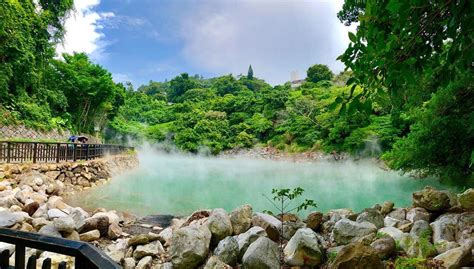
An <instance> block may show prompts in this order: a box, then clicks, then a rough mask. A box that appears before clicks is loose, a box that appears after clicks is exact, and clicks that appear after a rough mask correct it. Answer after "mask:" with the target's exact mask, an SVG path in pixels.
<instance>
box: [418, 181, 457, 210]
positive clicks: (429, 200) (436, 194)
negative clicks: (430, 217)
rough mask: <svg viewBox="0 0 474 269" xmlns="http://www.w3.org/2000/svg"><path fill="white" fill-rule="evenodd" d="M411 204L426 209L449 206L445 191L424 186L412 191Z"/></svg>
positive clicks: (441, 208)
mask: <svg viewBox="0 0 474 269" xmlns="http://www.w3.org/2000/svg"><path fill="white" fill-rule="evenodd" d="M413 206H415V207H421V208H424V209H426V210H428V211H441V210H444V209H448V208H449V207H450V200H449V196H448V195H447V194H446V193H444V192H442V191H438V190H435V189H434V188H432V187H430V186H426V187H425V188H424V189H423V190H421V191H417V192H414V193H413Z"/></svg>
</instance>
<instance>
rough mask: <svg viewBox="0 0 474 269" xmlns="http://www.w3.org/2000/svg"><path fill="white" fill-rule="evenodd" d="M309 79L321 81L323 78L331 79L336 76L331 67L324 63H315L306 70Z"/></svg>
mask: <svg viewBox="0 0 474 269" xmlns="http://www.w3.org/2000/svg"><path fill="white" fill-rule="evenodd" d="M306 75H307V77H308V78H307V80H308V81H310V82H314V83H316V82H320V81H322V80H331V79H332V78H333V76H334V74H333V73H332V71H331V69H329V67H328V66H327V65H324V64H315V65H313V66H311V67H310V68H308V71H307V72H306Z"/></svg>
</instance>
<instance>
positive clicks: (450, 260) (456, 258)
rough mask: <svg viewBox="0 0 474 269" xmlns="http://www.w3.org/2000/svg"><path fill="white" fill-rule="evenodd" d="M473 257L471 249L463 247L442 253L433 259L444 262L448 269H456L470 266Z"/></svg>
mask: <svg viewBox="0 0 474 269" xmlns="http://www.w3.org/2000/svg"><path fill="white" fill-rule="evenodd" d="M471 257H472V254H471V249H470V248H468V247H465V246H461V247H457V248H453V249H450V250H448V251H446V252H444V253H441V254H440V255H438V256H436V257H434V258H433V259H434V260H436V261H440V262H442V263H443V266H444V267H445V268H446V269H456V268H461V267H463V266H467V265H469V262H470V261H471Z"/></svg>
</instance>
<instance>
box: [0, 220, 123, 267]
mask: <svg viewBox="0 0 474 269" xmlns="http://www.w3.org/2000/svg"><path fill="white" fill-rule="evenodd" d="M0 242H5V243H9V244H13V245H15V269H24V268H25V258H26V257H25V248H26V247H28V248H34V249H39V250H43V251H49V252H54V253H58V254H62V255H66V256H72V257H74V267H75V268H76V269H86V268H90V269H95V268H97V269H118V268H122V267H121V266H120V265H118V264H117V263H115V262H114V261H113V260H112V259H111V258H110V257H108V256H107V255H106V254H105V253H103V252H102V251H101V250H99V249H98V248H96V247H94V246H92V245H91V244H89V243H85V242H80V241H73V240H69V239H64V238H59V237H52V236H47V235H42V234H38V233H30V232H24V231H18V230H12V229H7V228H0ZM7 251H8V250H7ZM2 256H7V255H3V253H2ZM30 260H32V259H29V260H28V262H29V263H30ZM33 262H34V263H35V264H36V260H34V261H33ZM5 263H6V264H5ZM4 267H6V268H9V264H8V260H6V261H4V260H2V261H0V268H2V269H3V268H4ZM28 268H30V265H28Z"/></svg>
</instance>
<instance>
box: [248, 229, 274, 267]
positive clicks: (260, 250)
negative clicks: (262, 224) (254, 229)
mask: <svg viewBox="0 0 474 269" xmlns="http://www.w3.org/2000/svg"><path fill="white" fill-rule="evenodd" d="M279 260H280V259H279V250H278V245H277V244H276V243H275V242H273V241H272V240H270V239H268V238H266V237H260V238H258V239H257V240H256V241H255V242H253V243H252V244H251V245H250V246H249V247H248V249H247V251H246V252H245V254H244V256H243V257H242V265H243V268H245V269H279V268H280V262H279Z"/></svg>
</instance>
